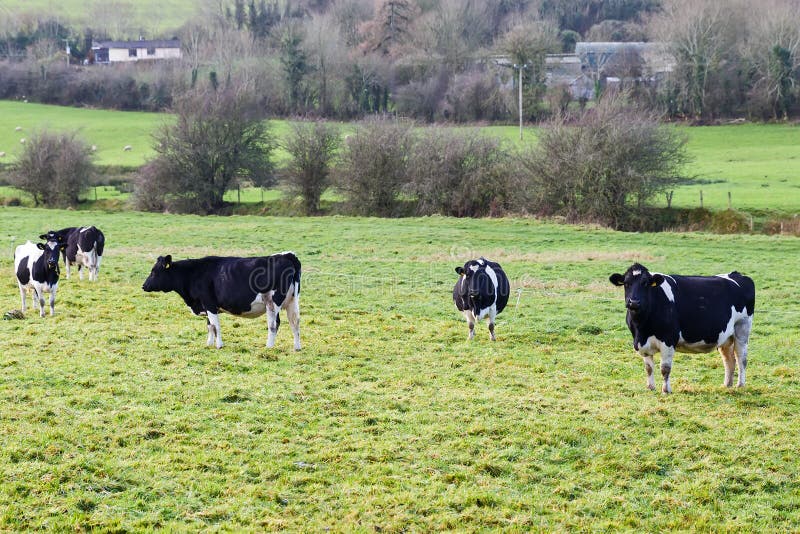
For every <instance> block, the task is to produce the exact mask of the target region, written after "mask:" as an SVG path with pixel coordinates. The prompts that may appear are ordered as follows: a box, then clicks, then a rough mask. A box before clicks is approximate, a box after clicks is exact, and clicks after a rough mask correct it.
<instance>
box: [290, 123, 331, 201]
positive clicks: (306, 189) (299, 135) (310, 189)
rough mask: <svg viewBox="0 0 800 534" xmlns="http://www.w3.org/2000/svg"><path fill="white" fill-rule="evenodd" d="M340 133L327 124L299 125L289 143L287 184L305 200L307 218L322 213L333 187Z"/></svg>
mask: <svg viewBox="0 0 800 534" xmlns="http://www.w3.org/2000/svg"><path fill="white" fill-rule="evenodd" d="M340 143H341V137H340V135H339V129H338V128H337V127H335V126H332V125H329V124H326V123H324V122H314V123H296V124H294V125H293V126H292V133H291V134H290V136H289V138H288V140H287V141H286V143H285V148H286V151H287V152H288V153H289V154H290V155H291V160H290V161H289V164H288V165H287V167H286V178H285V181H284V184H285V185H286V186H287V188H288V190H289V193H290V194H292V195H300V196H301V197H302V198H303V207H304V210H305V213H306V215H315V214H317V213H319V201H320V197H322V194H323V193H324V192H325V190H326V189H327V188H328V186H329V185H330V173H331V168H332V166H333V163H334V160H335V158H336V152H337V151H338V149H339V145H340Z"/></svg>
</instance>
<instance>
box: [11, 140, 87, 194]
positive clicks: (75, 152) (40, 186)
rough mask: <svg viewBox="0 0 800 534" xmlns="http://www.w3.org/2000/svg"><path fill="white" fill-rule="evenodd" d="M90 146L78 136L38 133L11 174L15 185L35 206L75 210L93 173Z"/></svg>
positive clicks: (27, 141) (27, 143) (24, 150)
mask: <svg viewBox="0 0 800 534" xmlns="http://www.w3.org/2000/svg"><path fill="white" fill-rule="evenodd" d="M91 154H92V152H91V150H90V149H89V145H88V144H87V143H86V142H85V141H84V140H82V139H81V138H80V137H78V134H77V133H76V132H59V133H51V132H47V131H43V132H39V133H36V134H34V135H32V136H30V138H28V139H27V140H26V143H25V147H24V149H23V151H22V154H21V155H20V157H19V160H18V161H17V163H16V165H15V166H14V168H13V170H12V173H11V181H12V184H13V185H14V186H16V187H18V188H20V189H22V190H23V191H27V192H28V193H30V194H31V196H32V197H33V201H34V203H35V204H36V205H39V204H45V205H50V206H74V205H76V204H77V203H78V195H79V194H80V193H81V191H82V190H83V189H85V188H86V187H87V186H88V185H89V180H90V178H91V176H92V174H93V172H94V167H93V166H92V161H91Z"/></svg>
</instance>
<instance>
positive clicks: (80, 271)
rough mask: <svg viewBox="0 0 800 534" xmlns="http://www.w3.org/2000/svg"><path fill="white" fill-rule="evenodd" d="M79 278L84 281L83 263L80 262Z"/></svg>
mask: <svg viewBox="0 0 800 534" xmlns="http://www.w3.org/2000/svg"><path fill="white" fill-rule="evenodd" d="M78 278H80V279H81V280H83V262H78Z"/></svg>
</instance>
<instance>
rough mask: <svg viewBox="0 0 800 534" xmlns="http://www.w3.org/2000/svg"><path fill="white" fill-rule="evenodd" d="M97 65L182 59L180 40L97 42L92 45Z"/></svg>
mask: <svg viewBox="0 0 800 534" xmlns="http://www.w3.org/2000/svg"><path fill="white" fill-rule="evenodd" d="M92 52H94V62H95V63H124V62H130V61H142V60H145V61H146V60H155V59H180V57H181V42H180V41H179V40H178V39H165V40H157V41H145V40H142V39H140V40H138V41H95V42H93V43H92Z"/></svg>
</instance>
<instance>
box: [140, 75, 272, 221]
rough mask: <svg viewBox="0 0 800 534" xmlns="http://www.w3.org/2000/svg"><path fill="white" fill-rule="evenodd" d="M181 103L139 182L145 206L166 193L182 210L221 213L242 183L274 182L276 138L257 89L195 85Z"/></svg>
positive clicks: (169, 201)
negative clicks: (227, 198)
mask: <svg viewBox="0 0 800 534" xmlns="http://www.w3.org/2000/svg"><path fill="white" fill-rule="evenodd" d="M176 102H177V105H176V109H175V112H176V121H175V123H174V124H169V125H165V126H164V128H163V129H162V131H161V132H160V133H158V134H156V143H155V146H154V148H155V150H156V152H157V153H158V156H157V158H156V162H153V164H152V165H151V166H150V167H148V168H147V169H146V171H145V172H144V173H143V174H141V175H140V178H139V181H138V186H139V193H138V195H139V196H140V197H141V198H142V199H148V200H147V201H144V200H143V202H144V205H147V204H153V203H154V202H155V200H156V199H159V198H160V201H161V202H163V203H164V205H165V206H166V207H168V208H171V209H174V210H177V211H186V212H193V213H215V212H218V211H220V210H221V208H222V207H223V206H224V204H225V202H224V195H225V192H226V191H227V190H228V189H229V188H230V187H233V186H234V185H235V184H236V183H237V182H240V181H243V180H246V181H248V182H250V183H252V184H254V185H256V186H267V185H271V184H272V182H273V180H274V178H273V174H272V164H271V162H270V160H269V156H270V154H271V152H272V150H273V149H274V141H273V138H272V136H271V135H270V134H269V132H268V131H267V127H266V125H265V123H264V122H263V120H262V119H263V112H262V110H261V108H260V107H259V106H258V105H257V100H256V96H255V94H254V92H253V91H249V90H247V89H244V88H242V87H236V86H231V87H229V88H226V89H219V90H213V89H208V90H195V91H191V92H189V93H186V94H185V95H183V96H181V97H180V98H178V99H177V100H176ZM145 189H146V190H145ZM153 205H157V204H153Z"/></svg>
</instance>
